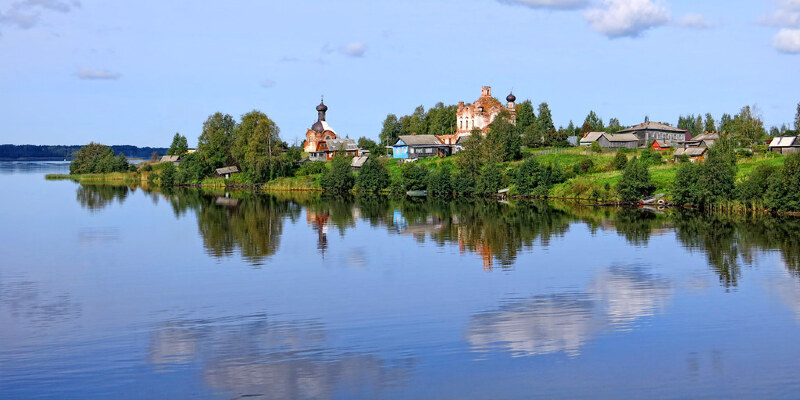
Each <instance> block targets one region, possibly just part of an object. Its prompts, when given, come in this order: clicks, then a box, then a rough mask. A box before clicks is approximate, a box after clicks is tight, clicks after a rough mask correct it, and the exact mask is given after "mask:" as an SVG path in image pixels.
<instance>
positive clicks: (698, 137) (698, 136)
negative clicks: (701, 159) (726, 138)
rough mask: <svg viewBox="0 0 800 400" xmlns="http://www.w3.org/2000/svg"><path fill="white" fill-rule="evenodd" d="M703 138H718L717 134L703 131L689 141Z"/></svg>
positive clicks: (697, 140) (702, 139)
mask: <svg viewBox="0 0 800 400" xmlns="http://www.w3.org/2000/svg"><path fill="white" fill-rule="evenodd" d="M704 140H719V135H718V134H716V133H703V134H700V135H697V136H695V137H693V138H692V139H691V140H689V142H700V141H704Z"/></svg>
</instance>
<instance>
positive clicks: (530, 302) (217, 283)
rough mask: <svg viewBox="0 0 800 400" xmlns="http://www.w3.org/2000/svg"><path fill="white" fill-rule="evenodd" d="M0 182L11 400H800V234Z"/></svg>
mask: <svg viewBox="0 0 800 400" xmlns="http://www.w3.org/2000/svg"><path fill="white" fill-rule="evenodd" d="M67 170H68V166H67V164H65V163H0V187H3V188H4V190H3V195H2V196H0V224H2V230H0V252H1V254H2V258H0V260H1V261H0V398H4V399H5V398H9V399H25V398H61V399H72V398H74V399H91V398H114V399H144V398H191V399H218V398H219V399H235V398H243V397H246V398H263V399H329V398H386V399H395V398H414V399H418V398H433V399H486V398H492V399H516V398H543V399H551V398H570V399H574V398H675V399H683V398H797V397H798V393H800V375H798V374H797V371H798V368H800V344H798V341H797V338H798V337H800V275H799V274H798V270H800V220H798V219H794V218H771V217H762V218H755V219H754V218H731V217H725V216H719V215H717V216H708V215H693V214H684V213H677V212H671V213H659V212H646V211H638V210H621V211H617V210H608V209H594V208H588V207H571V206H567V205H563V204H558V203H527V202H512V203H511V204H502V203H498V202H491V201H472V202H467V201H457V202H436V201H429V202H425V201H408V200H390V199H385V198H372V199H349V200H345V199H324V198H320V197H318V196H277V197H275V196H268V195H257V194H252V193H247V192H233V193H227V194H226V193H225V192H222V191H220V192H209V191H206V192H201V191H197V190H177V191H173V192H169V193H158V192H154V191H150V192H148V191H146V190H143V189H141V188H128V187H125V186H117V187H114V186H102V185H85V186H81V185H78V184H76V183H73V182H69V181H45V180H44V178H43V175H44V174H45V173H52V172H66V171H67Z"/></svg>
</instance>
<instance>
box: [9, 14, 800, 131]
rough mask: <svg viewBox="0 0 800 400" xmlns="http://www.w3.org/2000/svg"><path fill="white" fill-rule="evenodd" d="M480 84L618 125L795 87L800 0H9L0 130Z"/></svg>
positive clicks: (347, 120)
mask: <svg viewBox="0 0 800 400" xmlns="http://www.w3.org/2000/svg"><path fill="white" fill-rule="evenodd" d="M482 85H490V86H492V88H493V92H494V93H493V94H494V95H495V96H496V97H498V98H501V99H502V98H504V97H505V95H506V94H508V92H509V90H511V89H512V88H513V90H514V93H515V94H516V96H517V98H518V99H520V100H523V99H531V100H532V101H533V102H534V103H536V104H538V103H540V102H542V101H546V102H548V103H549V105H550V108H551V109H552V112H553V118H554V120H555V123H556V125H566V124H567V123H568V122H569V121H570V120H574V121H575V122H576V123H580V122H582V121H583V119H584V118H585V116H586V114H587V113H588V112H589V110H595V111H596V112H597V113H598V114H599V115H600V116H601V117H603V119H604V120H605V121H608V119H609V118H611V117H616V118H618V119H620V121H621V122H622V123H623V124H625V125H632V124H635V123H639V122H642V120H643V119H644V116H645V115H647V116H649V117H650V119H651V120H653V121H667V122H670V123H673V124H675V123H676V122H677V119H678V116H679V115H681V114H688V113H706V112H711V113H712V114H713V115H714V116H715V118H717V119H719V117H720V116H721V114H722V113H723V112H728V113H735V112H737V111H738V110H739V109H740V108H741V107H742V106H744V105H748V104H749V105H756V106H757V107H758V110H759V112H760V113H761V115H762V117H763V119H764V120H765V122H766V124H767V125H768V126H769V125H780V124H782V123H787V124H788V123H790V122H791V121H793V119H794V113H795V108H796V105H797V103H798V102H800V0H763V1H758V0H757V1H731V0H725V1H722V0H707V1H703V2H697V1H689V0H663V1H659V0H460V1H455V0H453V1H450V0H443V1H433V0H428V1H416V0H408V1H396V2H380V1H374V0H370V1H367V0H337V1H302V0H301V1H292V2H277V1H244V0H242V1H237V2H214V1H206V2H196V1H169V2H164V1H150V0H143V1H137V2H109V1H93V0H81V1H71V0H13V1H5V0H0V93H2V96H0V118H1V119H2V121H3V124H2V128H0V143H15V144H24V143H32V144H83V143H87V142H89V141H92V140H93V141H98V142H101V143H106V144H134V145H142V146H144V145H149V146H167V145H169V143H170V141H171V138H172V135H174V133H175V132H180V133H182V134H184V135H186V136H187V138H188V139H189V143H190V145H194V144H195V143H196V141H197V136H198V135H199V134H200V131H201V129H202V123H203V121H204V120H205V119H206V118H207V117H208V115H210V114H212V113H214V112H216V111H221V112H223V113H229V114H231V115H233V116H235V117H237V118H238V116H240V115H241V114H243V113H245V112H248V111H250V110H252V109H258V110H261V111H263V112H265V113H266V114H267V115H269V116H270V117H271V118H272V119H273V120H275V122H276V123H277V124H278V125H279V127H280V128H281V136H282V137H283V138H284V140H286V141H288V142H290V143H291V142H293V141H294V140H295V139H302V138H303V137H304V134H305V131H306V129H307V128H308V127H309V126H311V124H312V123H313V122H314V121H315V120H316V112H315V110H314V107H315V106H316V105H317V104H318V103H319V97H320V95H322V94H324V95H325V103H326V104H327V105H328V106H329V107H330V109H329V111H328V122H329V123H330V124H331V125H332V126H333V127H334V129H336V130H337V132H339V133H340V134H343V135H348V136H350V137H352V138H357V137H360V136H368V137H373V138H376V137H377V135H378V133H379V132H380V128H381V124H382V122H383V119H384V118H385V117H386V114H388V113H396V114H398V115H401V114H407V113H411V112H412V111H413V109H414V107H416V106H417V105H420V104H422V105H424V106H425V107H426V108H428V107H430V106H433V105H434V104H435V103H436V102H438V101H442V102H444V103H445V104H455V103H457V102H458V101H466V102H471V101H474V100H475V99H476V98H477V97H478V96H479V94H480V87H481V86H482Z"/></svg>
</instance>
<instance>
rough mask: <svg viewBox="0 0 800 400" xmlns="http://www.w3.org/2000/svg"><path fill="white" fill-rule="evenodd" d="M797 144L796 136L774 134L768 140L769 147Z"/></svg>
mask: <svg viewBox="0 0 800 400" xmlns="http://www.w3.org/2000/svg"><path fill="white" fill-rule="evenodd" d="M797 144H798V143H797V136H776V137H774V138H772V141H771V142H769V147H792V146H796V145H797Z"/></svg>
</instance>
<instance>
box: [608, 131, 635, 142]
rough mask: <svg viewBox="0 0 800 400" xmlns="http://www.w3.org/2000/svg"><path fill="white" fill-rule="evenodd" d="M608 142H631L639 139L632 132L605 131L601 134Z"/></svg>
mask: <svg viewBox="0 0 800 400" xmlns="http://www.w3.org/2000/svg"><path fill="white" fill-rule="evenodd" d="M603 136H605V138H606V139H607V140H608V141H609V142H633V141H639V138H637V137H636V135H634V134H632V133H606V134H603Z"/></svg>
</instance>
